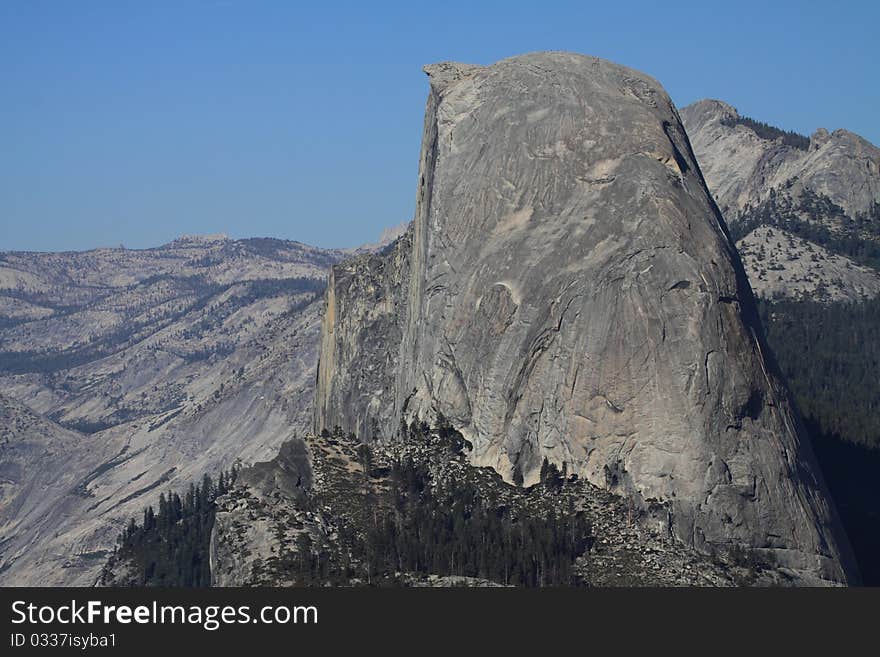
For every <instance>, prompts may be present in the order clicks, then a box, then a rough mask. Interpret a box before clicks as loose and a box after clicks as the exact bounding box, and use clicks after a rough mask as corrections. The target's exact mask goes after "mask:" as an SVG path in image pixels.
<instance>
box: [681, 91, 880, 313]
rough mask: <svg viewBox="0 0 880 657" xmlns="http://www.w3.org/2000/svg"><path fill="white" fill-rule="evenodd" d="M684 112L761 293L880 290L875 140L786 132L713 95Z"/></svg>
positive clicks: (851, 297) (829, 296)
mask: <svg viewBox="0 0 880 657" xmlns="http://www.w3.org/2000/svg"><path fill="white" fill-rule="evenodd" d="M682 118H683V120H684V125H685V127H686V128H687V131H688V136H689V137H690V139H691V142H692V144H693V147H694V152H695V153H696V156H697V159H698V160H699V163H700V167H701V170H702V171H703V173H704V174H705V176H706V182H707V183H708V185H709V190H710V191H711V192H712V194H713V195H714V197H715V199H716V200H717V202H718V204H719V206H720V208H721V210H722V212H723V213H724V217H725V219H726V220H727V221H728V222H729V225H730V227H731V232H732V234H733V236H734V238H735V239H736V241H737V246H738V247H739V248H740V250H741V251H742V250H744V251H743V253H744V255H745V252H748V254H749V255H747V256H746V257H745V258H744V261H745V265H746V271H747V272H748V274H749V280H750V282H751V284H752V287H753V288H754V289H755V291H756V292H757V293H758V294H759V295H761V296H765V297H774V298H779V297H789V298H795V299H812V300H815V301H822V302H833V301H839V300H848V301H858V300H862V299H865V298H869V297H875V296H877V294H878V287H877V283H878V282H880V277H878V272H877V269H878V268H880V255H878V254H880V149H878V148H877V147H875V146H874V145H873V144H871V143H869V142H868V141H867V140H865V139H863V138H861V137H859V136H858V135H856V134H853V133H852V132H848V131H846V130H835V131H834V132H832V133H829V132H828V131H827V130H825V129H823V128H820V129H818V130H817V131H816V132H815V133H814V134H813V136H812V137H810V138H809V139H807V138H806V137H804V136H802V135H796V134H794V133H785V132H783V131H781V130H779V129H777V128H773V127H770V126H767V125H766V124H761V123H757V122H755V121H753V120H752V119H747V118H743V117H741V116H740V115H739V113H738V112H737V111H736V110H735V109H734V108H733V107H731V106H730V105H728V104H727V103H723V102H721V101H717V100H701V101H699V102H697V103H694V104H693V105H689V106H688V107H685V108H684V109H683V110H682ZM768 231H769V233H768ZM782 235H786V238H785V239H784V240H781V239H780V237H781V236H782ZM771 250H772V251H774V253H775V255H774V256H771V255H769V253H770V251H771ZM760 253H763V254H764V256H766V257H764V256H760ZM756 254H757V255H758V256H759V257H756ZM865 266H867V268H866V267H865ZM872 268H873V270H872Z"/></svg>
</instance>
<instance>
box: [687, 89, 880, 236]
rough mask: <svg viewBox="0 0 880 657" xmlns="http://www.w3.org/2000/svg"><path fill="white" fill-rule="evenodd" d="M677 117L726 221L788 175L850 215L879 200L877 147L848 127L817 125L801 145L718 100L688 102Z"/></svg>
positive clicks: (778, 186)
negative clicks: (759, 128)
mask: <svg viewBox="0 0 880 657" xmlns="http://www.w3.org/2000/svg"><path fill="white" fill-rule="evenodd" d="M681 116H682V120H683V121H684V126H685V128H687V132H688V136H689V137H690V140H691V143H692V145H693V149H694V152H695V153H696V155H697V159H698V160H699V162H700V168H701V169H702V171H703V175H704V176H705V177H706V182H707V183H708V185H709V189H710V190H711V191H712V194H713V195H714V196H715V199H716V201H717V202H718V205H719V207H720V208H721V210H722V212H723V213H724V216H725V218H726V219H727V220H728V221H730V222H731V223H735V222H736V221H737V220H738V219H739V218H740V216H741V214H742V213H743V211H744V210H745V208H746V207H747V206H752V207H754V206H757V205H759V204H760V203H761V202H762V201H764V200H766V199H767V198H768V197H769V195H770V190H771V189H776V190H778V189H781V188H783V187H784V186H785V185H786V184H787V183H789V182H790V181H792V180H797V181H798V182H799V183H800V184H801V185H802V186H803V187H806V188H808V189H810V190H812V191H813V192H815V193H818V194H822V195H825V196H827V197H828V198H829V199H830V200H831V201H832V202H833V203H834V204H836V205H837V206H839V207H841V208H842V209H843V210H844V211H845V212H846V214H847V215H849V216H855V215H857V214H859V213H864V212H866V211H868V210H869V208H870V207H871V205H872V203H875V202H878V201H880V149H878V148H877V147H876V146H874V145H873V144H871V143H870V142H869V141H868V140H866V139H864V138H862V137H860V136H859V135H857V134H855V133H853V132H850V131H848V130H835V131H834V132H831V133H829V132H828V131H827V130H825V129H824V128H819V129H818V130H817V131H816V132H815V133H814V134H813V135H812V137H811V138H810V140H809V147H808V148H806V149H802V148H797V147H795V146H791V145H788V144H785V143H782V141H781V140H778V139H765V138H761V137H759V136H758V135H757V134H756V133H755V131H754V130H752V129H751V128H749V127H747V126H745V125H738V124H737V122H738V121H739V120H740V118H741V117H740V115H739V113H738V112H737V111H736V109H734V108H733V107H732V106H730V105H728V104H727V103H724V102H722V101H720V100H701V101H698V102H696V103H693V104H692V105H688V106H687V107H685V108H683V109H682V111H681Z"/></svg>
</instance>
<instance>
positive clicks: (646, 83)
mask: <svg viewBox="0 0 880 657" xmlns="http://www.w3.org/2000/svg"><path fill="white" fill-rule="evenodd" d="M425 71H426V72H427V74H428V76H429V78H430V86H431V90H430V93H429V97H428V102H427V111H426V117H425V127H424V136H423V143H422V152H421V161H420V169H419V188H418V197H417V206H416V216H415V220H414V223H413V226H412V228H411V230H410V233H409V234H408V235H407V236H406V237H405V238H403V239H402V240H401V241H400V242H398V243H397V245H396V246H395V247H394V249H393V250H391V252H390V253H387V254H385V255H384V256H383V257H381V258H371V259H361V260H357V261H354V262H349V263H344V264H342V265H339V266H337V267H335V268H334V270H333V275H332V276H331V280H330V286H329V289H328V292H327V297H326V313H325V319H324V325H323V329H322V330H323V333H322V341H321V348H320V361H319V370H318V388H317V392H316V399H317V403H316V413H315V427H316V428H323V427H328V428H329V427H333V426H334V425H339V426H340V427H342V428H343V429H344V430H346V431H348V430H354V431H356V432H358V433H359V435H365V433H369V432H370V431H371V430H372V429H375V428H376V427H378V431H379V432H380V434H381V435H382V436H383V437H389V436H391V435H393V434H394V433H395V429H396V427H398V426H399V423H400V421H401V420H402V419H403V420H405V421H409V420H411V419H413V418H416V417H419V418H426V419H430V418H432V417H434V416H436V415H437V414H438V413H442V414H443V415H444V416H446V417H447V418H448V419H449V420H450V421H451V422H452V424H453V425H454V426H455V427H456V428H457V429H459V430H460V431H461V432H462V433H463V434H464V436H465V437H466V438H467V439H468V440H469V441H471V442H472V443H473V447H474V449H473V452H472V453H471V461H472V462H473V463H474V464H475V465H480V466H491V467H493V468H495V469H496V470H497V471H498V472H499V473H501V474H502V475H503V476H504V477H505V478H506V479H507V480H508V481H511V480H515V479H518V478H519V475H521V476H522V478H523V481H524V482H525V483H526V484H530V483H534V482H535V481H536V480H537V479H538V476H539V469H540V466H541V463H542V460H543V459H544V458H547V459H548V460H549V461H551V462H553V463H555V464H557V465H558V466H559V467H560V468H561V467H563V465H564V466H565V467H566V468H567V470H568V472H571V473H577V474H579V475H580V476H582V477H586V478H587V479H588V480H589V481H590V482H592V483H594V484H597V485H600V486H602V487H605V488H607V489H608V490H611V491H613V492H617V493H621V494H623V495H626V496H629V497H630V498H632V499H634V500H636V501H637V502H647V501H652V502H659V503H662V504H667V505H668V507H669V508H670V531H671V532H672V533H673V534H674V535H675V536H676V537H677V538H678V539H680V540H681V541H683V542H684V543H686V544H688V545H691V546H694V547H696V548H697V549H698V550H701V551H703V552H712V551H715V550H721V551H725V550H735V549H736V550H738V549H746V550H749V551H751V552H753V553H755V554H758V555H760V556H761V558H765V559H767V560H768V561H770V560H772V561H774V562H775V563H776V564H778V567H779V568H780V569H782V570H784V571H785V572H787V573H788V574H790V575H791V576H792V577H794V578H795V579H796V580H797V581H799V582H801V583H819V582H846V581H849V578H850V577H854V575H853V574H852V571H851V570H850V563H851V560H850V557H849V553H848V547H847V542H846V539H845V537H844V536H842V535H841V533H840V531H839V525H838V522H837V519H836V514H835V511H834V509H833V506H832V505H831V504H830V502H829V500H828V498H827V496H826V493H825V490H824V486H823V484H822V482H821V480H820V478H819V477H818V475H817V474H816V472H817V471H816V467H815V465H814V463H813V457H812V454H811V452H810V450H809V447H808V445H807V444H805V441H804V439H803V434H802V431H801V428H800V424H799V420H798V417H797V414H796V412H795V411H794V410H793V409H792V406H791V403H790V401H789V398H788V395H787V393H786V390H785V388H784V386H783V385H781V384H780V382H779V380H778V379H777V377H776V374H775V371H774V366H773V364H772V362H769V361H770V359H769V357H768V355H767V353H766V348H765V346H764V343H763V338H762V332H761V327H760V325H759V323H758V320H757V318H756V314H755V311H754V307H753V299H752V293H751V290H750V288H749V285H748V282H747V280H746V277H745V273H744V271H743V268H742V264H741V263H740V261H739V258H738V256H737V254H736V251H735V249H734V248H733V246H732V244H731V243H730V240H729V239H728V236H727V234H726V232H725V228H724V224H723V221H722V219H721V216H720V214H719V212H718V209H717V207H716V206H715V204H714V202H713V200H712V198H711V196H710V194H709V192H708V190H707V189H706V186H705V184H704V181H703V177H702V175H701V173H700V169H699V168H698V166H697V163H696V159H695V157H694V155H693V153H692V151H691V147H690V145H689V143H688V139H687V136H686V134H685V131H684V128H683V127H682V124H681V122H680V120H679V116H678V113H677V112H676V109H675V107H674V106H673V104H672V102H671V101H670V99H669V97H668V96H667V94H666V93H665V91H664V90H663V89H662V88H661V86H660V85H659V84H658V83H657V82H656V81H654V80H653V79H651V78H649V77H647V76H645V75H643V74H641V73H638V72H636V71H633V70H630V69H627V68H624V67H621V66H617V65H614V64H612V63H609V62H606V61H603V60H599V59H595V58H589V57H583V56H578V55H573V54H567V53H541V54H531V55H525V56H521V57H515V58H512V59H508V60H504V61H502V62H499V63H497V64H495V65H493V66H489V67H485V68H483V67H476V66H465V65H460V64H454V63H445V64H439V65H434V66H428V67H426V69H425ZM365 326H370V327H372V328H366V329H365V328H364V327H365Z"/></svg>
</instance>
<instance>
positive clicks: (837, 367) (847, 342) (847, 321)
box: [758, 299, 880, 449]
mask: <svg viewBox="0 0 880 657" xmlns="http://www.w3.org/2000/svg"><path fill="white" fill-rule="evenodd" d="M758 309H759V312H760V314H761V320H762V323H763V324H764V327H765V330H766V333H767V341H768V342H769V343H770V346H771V348H772V349H773V352H774V354H775V355H776V359H777V361H778V362H779V365H780V367H781V369H782V372H783V374H784V375H785V378H786V379H787V380H788V385H789V387H790V388H791V390H792V392H793V393H794V395H795V397H796V399H797V403H798V406H799V407H800V409H801V412H802V413H803V415H804V416H805V418H807V419H808V420H809V421H810V422H811V423H812V424H813V425H814V426H815V427H816V428H818V430H819V431H820V432H821V433H822V434H825V435H828V436H834V437H836V438H838V439H840V440H843V441H846V442H851V443H856V444H858V445H862V446H865V447H869V448H871V449H878V448H880V299H873V300H870V301H865V302H860V303H849V302H840V303H832V304H828V303H819V302H815V301H793V300H779V301H773V302H767V301H760V300H759V302H758Z"/></svg>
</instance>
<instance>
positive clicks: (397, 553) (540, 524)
mask: <svg viewBox="0 0 880 657" xmlns="http://www.w3.org/2000/svg"><path fill="white" fill-rule="evenodd" d="M416 428H417V430H418V429H420V428H421V427H416ZM364 461H365V462H366V461H369V458H368V457H364ZM542 472H543V473H544V477H545V480H546V482H547V484H548V486H550V487H552V490H556V491H558V490H560V489H561V487H562V485H563V482H562V479H561V475H560V473H559V471H558V470H557V469H555V467H554V466H550V465H548V464H546V463H545V464H544V468H542ZM389 479H390V486H389V488H388V490H387V492H383V498H384V502H385V503H386V504H387V505H389V507H390V508H388V509H387V510H385V509H384V505H383V507H382V511H380V512H377V513H374V514H373V516H372V520H371V522H369V524H368V526H367V527H366V531H358V530H355V529H354V528H351V527H345V526H343V527H340V528H339V538H338V541H337V545H336V546H333V547H331V546H330V545H328V544H327V543H326V542H323V543H322V544H316V542H315V541H314V540H312V539H311V538H310V537H309V536H308V535H307V534H301V535H300V536H299V537H298V540H297V544H296V548H295V550H294V551H293V552H292V553H288V554H285V555H282V557H281V559H280V560H279V565H281V567H282V569H287V570H288V572H289V573H290V574H292V575H293V576H294V579H296V581H297V582H298V583H299V584H301V585H305V586H310V585H322V584H327V583H331V584H337V585H338V584H348V583H350V582H351V581H352V580H353V579H357V580H359V581H361V582H363V583H367V584H369V585H382V584H386V583H394V582H395V581H396V580H395V574H398V573H409V574H415V575H431V574H433V575H440V576H464V577H475V578H482V579H487V580H491V581H494V582H498V583H502V584H508V585H515V586H570V585H574V584H577V578H576V576H575V574H574V562H575V560H576V559H577V558H578V557H579V556H580V555H582V554H583V553H584V552H585V551H586V550H587V549H588V548H589V547H590V545H591V543H592V541H593V537H592V535H591V526H590V524H589V522H588V521H587V519H586V518H585V517H584V516H583V514H582V513H580V512H575V510H574V508H573V501H572V500H571V498H569V499H568V502H567V503H566V505H565V506H564V508H562V509H554V510H551V511H549V512H547V513H541V514H534V513H531V514H530V513H528V512H526V511H523V510H520V511H517V510H515V509H512V508H510V507H508V506H506V505H503V504H498V503H497V502H493V501H492V500H490V499H487V496H486V494H485V493H484V492H483V491H482V490H481V489H480V487H478V486H477V485H476V484H474V483H472V482H470V481H467V480H454V479H450V480H444V481H443V482H442V483H439V482H432V476H431V474H430V471H429V469H428V468H427V467H426V466H425V465H424V464H420V463H417V462H415V461H413V459H412V458H411V457H409V458H406V459H403V460H398V461H396V462H394V463H393V465H392V467H391V469H390V477H389ZM524 494H525V495H529V494H531V492H530V493H524ZM364 496H365V497H364V498H365V503H367V502H369V503H373V502H372V501H371V500H370V497H371V496H370V494H369V493H367V492H366V491H365V494H364ZM560 499H561V498H560Z"/></svg>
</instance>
